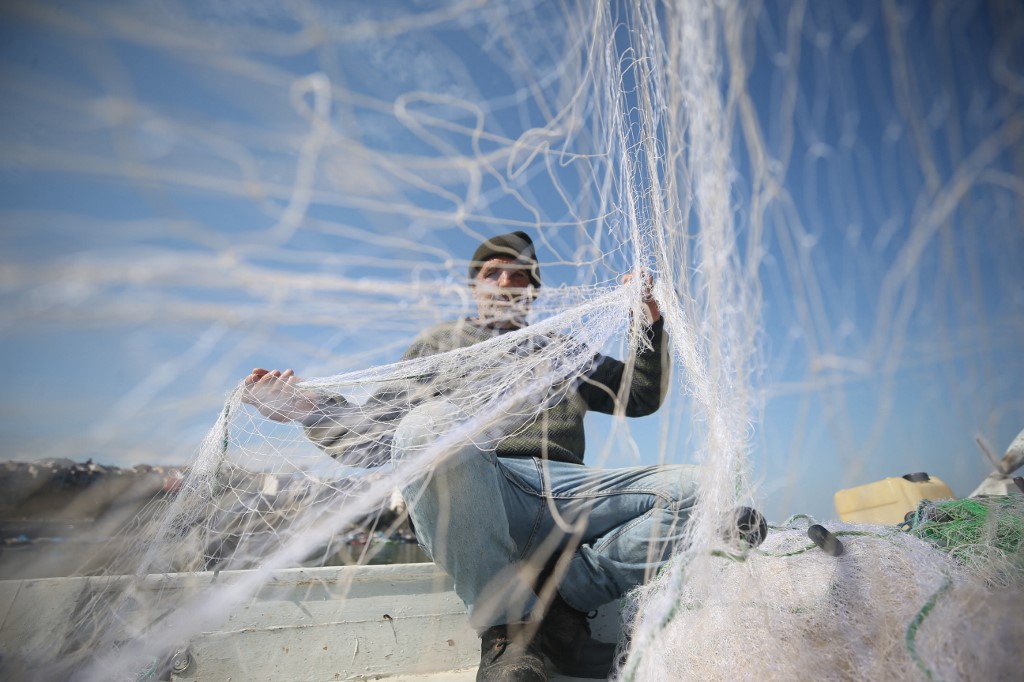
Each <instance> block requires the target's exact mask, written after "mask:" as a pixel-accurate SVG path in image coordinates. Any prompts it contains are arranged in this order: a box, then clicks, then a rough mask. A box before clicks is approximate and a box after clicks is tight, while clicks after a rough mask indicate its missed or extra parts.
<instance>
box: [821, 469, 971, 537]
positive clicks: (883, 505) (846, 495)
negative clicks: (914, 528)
mask: <svg viewBox="0 0 1024 682" xmlns="http://www.w3.org/2000/svg"><path fill="white" fill-rule="evenodd" d="M954 497H956V496H955V495H954V494H953V491H952V490H950V489H949V486H948V485H946V484H945V483H943V482H942V480H940V479H939V478H937V477H935V476H929V475H928V474H926V473H924V472H923V471H922V472H918V473H914V474H906V475H905V476H900V477H898V478H897V477H894V478H883V479H882V480H881V481H875V482H874V483H868V484H866V485H859V486H857V487H855V488H845V489H843V490H840V491H839V492H837V493H836V495H835V504H836V512H837V513H838V514H839V518H840V519H841V520H843V521H850V522H853V523H892V524H895V523H902V522H903V519H904V517H905V516H906V515H907V512H909V511H913V510H914V509H916V508H917V505H918V503H919V502H920V501H921V500H945V499H950V498H954Z"/></svg>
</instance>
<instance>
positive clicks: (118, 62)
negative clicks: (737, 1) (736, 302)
mask: <svg viewBox="0 0 1024 682" xmlns="http://www.w3.org/2000/svg"><path fill="white" fill-rule="evenodd" d="M771 4H772V5H773V6H772V7H771V8H769V9H766V10H764V13H763V14H762V15H760V16H759V17H758V18H756V19H753V20H751V21H750V22H749V23H748V25H747V31H746V33H745V34H744V35H745V36H746V40H745V44H746V45H747V47H746V50H747V55H748V62H749V63H750V64H751V65H752V68H751V73H750V77H749V78H748V79H747V81H746V82H745V85H746V90H747V92H748V93H749V95H750V98H751V102H752V105H753V107H754V111H755V113H756V117H757V121H758V126H759V128H758V129H759V134H760V135H761V137H762V139H763V141H764V143H765V145H766V147H767V149H768V150H769V152H770V154H771V162H770V167H772V168H773V169H774V168H780V169H782V170H781V172H779V175H778V177H780V178H781V181H782V189H783V190H784V193H783V195H782V196H781V197H780V198H778V199H777V200H776V201H775V202H774V203H773V204H771V205H770V208H769V210H768V211H766V212H765V213H764V214H763V218H764V224H765V236H764V238H763V240H762V241H761V244H762V246H763V253H761V254H759V255H760V258H759V261H760V266H759V275H760V278H759V281H760V283H761V285H762V287H763V289H762V292H763V315H762V330H763V332H762V335H761V337H760V339H759V342H758V348H757V352H758V355H759V357H760V358H761V371H760V374H759V376H758V377H757V379H756V386H757V389H758V391H759V393H760V395H761V397H762V405H763V413H761V414H758V415H755V419H756V422H755V424H754V426H753V429H752V466H753V470H754V474H755V480H756V481H757V483H758V496H759V499H760V500H761V503H762V504H763V505H764V506H765V508H766V509H768V510H769V514H770V515H771V516H772V517H773V518H779V517H782V516H784V515H786V514H789V513H796V512H801V511H810V512H811V513H814V514H816V515H818V516H823V517H827V516H830V515H831V514H832V510H831V496H832V493H833V492H834V491H835V490H836V489H837V488H840V487H846V486H850V485H855V484H859V483H866V482H869V481H872V480H876V479H879V478H882V477H885V476H898V475H901V474H903V473H907V472H909V471H919V470H926V471H929V472H931V473H933V474H935V475H938V476H940V477H941V478H943V479H944V480H946V481H947V482H948V483H949V484H950V485H951V486H952V488H953V490H954V492H955V493H957V494H960V495H966V494H967V493H969V492H970V490H972V489H973V488H974V486H975V485H976V484H977V482H979V481H980V479H981V478H982V477H983V476H984V475H985V474H986V473H987V472H988V466H987V465H986V464H985V462H984V460H983V459H982V457H981V455H980V453H979V452H978V449H977V447H976V446H975V445H974V438H975V437H976V436H983V437H985V438H986V439H988V440H989V442H990V443H991V444H992V445H993V447H994V448H995V449H996V450H998V451H1001V450H1002V449H1003V448H1005V446H1006V445H1008V444H1009V442H1010V440H1011V439H1012V438H1013V436H1014V435H1015V434H1016V433H1017V432H1018V431H1019V430H1020V429H1021V428H1024V398H1022V391H1021V386H1022V384H1024V359H1022V354H1021V353H1020V352H1019V347H1020V345H1021V344H1020V339H1021V338H1022V337H1024V315H1022V312H1024V276H1022V275H1021V272H1022V269H1021V263H1022V262H1024V230H1022V229H1021V224H1022V216H1024V210H1022V206H1024V203H1022V198H1021V194H1022V192H1024V190H1022V189H1021V173H1022V169H1021V156H1020V150H1021V149H1022V148H1024V147H1022V144H1021V133H1020V132H1019V130H1018V129H1020V128H1021V127H1022V125H1024V124H1022V116H1024V114H1022V111H1024V110H1022V108H1021V106H1020V101H1021V94H1020V93H1021V88H1020V87H1019V83H1020V82H1021V78H1022V73H1024V56H1022V54H1021V51H1022V48H1020V47H1019V45H1021V44H1024V41H1022V40H1020V38H1021V36H1020V29H1017V28H1014V24H1013V23H1012V22H1011V21H1008V20H1007V19H1006V17H999V16H996V15H995V14H994V13H995V10H991V9H989V8H988V7H987V6H986V5H982V4H980V3H945V4H943V3H939V4H937V5H933V4H932V3H907V4H905V5H900V6H899V8H900V11H899V12H897V13H896V15H893V14H892V13H890V14H887V13H886V7H889V5H883V4H879V3H870V2H867V3H827V4H826V3H809V4H808V6H806V7H804V6H803V5H801V4H799V3H771ZM457 6H458V4H457V3H420V2H412V1H410V2H401V3H399V2H382V3H376V4H374V5H372V6H370V5H365V4H362V3H339V4H335V3H326V4H323V5H321V4H318V3H312V4H310V5H308V6H305V9H299V8H285V9H282V8H280V7H279V6H278V3H269V2H268V3H262V4H260V3H234V2H213V3H189V2H186V3H158V2H138V3H118V2H112V3H94V4H90V5H89V6H88V7H86V6H83V5H81V4H79V3H70V2H69V3H60V2H51V3H21V4H19V3H14V4H9V5H5V7H4V9H2V10H0V12H2V14H0V17H2V18H3V20H2V21H0V78H2V80H0V82H2V84H3V85H2V87H3V88H4V91H5V97H3V98H0V99H2V102H0V148H2V149H3V150H4V153H3V154H2V160H0V253H2V255H0V268H2V272H3V276H2V278H0V351H2V353H3V356H4V357H5V358H7V360H8V367H7V372H6V378H7V381H6V382H5V385H4V388H3V389H2V391H0V406H2V414H3V418H2V421H0V438H2V442H3V443H4V445H3V449H2V450H0V457H2V458H4V459H9V460H28V459H38V458H43V457H49V456H60V457H70V458H72V459H79V460H84V459H87V458H93V459H95V460H96V461H100V462H104V463H110V464H120V465H131V464H135V463H139V462H147V463H183V462H187V461H188V460H189V459H190V458H191V457H192V455H193V453H194V452H195V449H196V447H197V445H198V442H199V440H200V439H201V437H202V435H203V433H204V432H205V430H206V429H207V428H208V427H209V426H210V425H211V424H212V423H213V421H214V420H215V419H216V416H217V414H218V413H219V408H220V405H221V403H222V401H223V399H224V397H225V396H226V395H227V394H228V393H229V392H230V390H231V389H232V388H233V387H234V385H235V384H236V383H237V381H238V380H239V379H240V378H241V377H242V376H244V374H245V373H246V372H247V371H248V369H250V368H251V367H253V366H255V365H261V366H281V367H283V366H293V367H295V368H296V370H297V371H299V372H301V373H303V374H304V375H306V376H318V375H326V374H333V373H338V372H342V371H350V370H354V369H360V368H363V367H367V366H370V365H373V364H379V363H386V362H391V361H393V360H395V359H397V358H398V357H399V355H400V354H401V352H402V350H404V348H405V346H406V345H407V344H408V342H409V341H410V340H411V339H412V338H413V336H414V335H415V334H416V332H417V331H418V330H419V329H421V328H423V327H424V326H426V325H427V324H430V323H432V322H435V321H438V320H440V319H444V318H445V317H451V316H454V315H458V314H464V313H465V312H466V311H467V307H466V303H465V300H464V299H460V298H459V297H452V298H448V299H444V300H438V297H437V294H436V292H437V290H438V288H439V287H441V286H444V285H450V284H452V283H455V282H457V281H458V279H459V278H460V277H461V273H462V271H463V268H464V264H465V259H466V258H468V256H469V255H470V254H471V252H472V250H473V248H474V246H475V244H476V242H477V240H478V238H479V237H480V236H481V235H487V234H494V233H498V232H504V231H507V230H509V229H516V228H519V227H524V226H525V227H526V228H527V229H530V225H531V223H532V222H539V223H540V226H539V227H535V228H534V230H533V231H534V233H535V236H537V238H538V242H539V253H540V257H541V259H542V262H543V263H544V266H543V267H544V277H545V284H546V286H549V287H556V286H558V285H559V284H563V283H564V284H569V285H575V284H595V283H604V284H607V283H608V282H610V281H611V279H612V278H613V277H614V276H615V274H616V273H620V272H623V271H625V270H626V269H628V267H629V263H630V259H631V255H632V254H631V253H629V252H628V249H626V250H622V251H613V252H602V249H603V248H606V247H607V245H608V244H609V243H610V242H609V241H608V239H607V237H606V238H605V239H604V240H603V241H598V240H597V238H596V237H595V236H594V235H595V234H597V232H598V223H596V222H592V221H594V220H595V218H596V217H597V216H598V215H599V213H600V204H599V203H598V202H599V199H600V192H598V191H595V190H594V189H593V188H592V187H590V184H589V183H592V182H593V180H594V176H592V175H588V174H587V171H588V169H591V170H592V169H593V168H594V167H595V166H593V165H589V164H587V163H584V162H581V161H579V160H573V159H569V158H568V157H566V158H563V159H561V161H562V163H561V164H559V163H558V161H559V159H558V158H557V157H554V156H553V155H552V156H553V159H554V162H553V164H546V163H545V162H544V161H543V160H539V159H535V158H534V159H531V158H527V157H523V156H513V157H511V161H510V158H509V157H507V156H501V155H497V154H496V152H497V150H500V149H503V148H507V147H508V145H509V143H510V141H513V140H516V139H525V140H531V139H532V138H530V137H529V136H530V135H531V134H533V135H538V134H540V133H529V132H528V131H535V130H538V129H539V127H540V126H541V125H542V124H545V123H548V122H550V117H551V116H552V111H551V110H550V109H548V108H547V107H548V106H550V105H551V103H552V102H554V101H557V100H558V97H559V96H560V95H559V94H558V93H560V92H561V91H560V88H561V87H563V86H567V85H572V84H573V83H574V81H573V78H572V72H571V71H565V70H563V67H562V64H563V61H562V60H563V57H564V55H565V54H566V53H568V52H570V51H571V49H574V48H580V47H581V45H579V44H577V43H576V42H574V41H573V40H572V39H571V37H569V36H566V35H565V31H564V25H565V22H564V18H563V17H562V16H561V10H560V9H559V8H558V7H557V6H556V5H553V4H551V3H545V4H540V3H537V5H536V7H531V6H530V5H528V4H526V3H523V4H519V3H517V4H516V5H511V4H510V5H507V6H504V5H503V6H501V7H498V8H489V9H486V10H483V11H466V12H462V13H457V12H452V13H451V15H452V16H451V17H449V16H448V13H447V11H446V8H451V7H457ZM801 8H802V9H801ZM930 8H934V9H930ZM403 17H406V18H408V17H413V18H414V19H415V21H413V22H411V24H410V25H416V26H418V27H419V28H415V29H410V28H409V26H407V25H406V24H404V23H403V21H402V18H403ZM793 26H795V27H798V28H797V29H795V30H790V29H788V28H787V27H793ZM317 30H320V31H322V32H325V33H326V34H327V35H330V36H333V37H332V39H329V40H318V38H317V36H318V34H317ZM787 31H789V32H788V33H787ZM583 46H585V45H583ZM794 65H795V66H794ZM310 74H322V75H323V80H317V79H315V78H314V79H312V80H309V79H308V78H307V77H308V76H309V75H310ZM526 74H531V75H530V76H529V77H528V76H527V75H526ZM323 82H328V83H330V84H331V86H332V87H333V88H334V90H333V91H331V95H330V105H331V109H330V112H331V113H330V123H331V131H332V132H333V136H331V137H329V138H325V139H321V140H319V142H318V139H317V137H316V132H315V126H313V125H312V124H311V123H310V119H309V117H308V116H305V115H303V113H302V111H303V107H304V106H314V105H315V103H316V101H317V97H318V95H317V92H318V91H317V88H318V87H321V85H322V83H323ZM791 84H792V85H793V86H794V87H793V89H792V92H793V93H794V96H793V99H792V102H793V105H792V107H791V108H790V106H789V105H788V102H789V101H790V99H789V94H788V93H790V92H791V91H790V89H789V86H790V85H791ZM303 88H305V93H304V94H296V93H297V92H299V91H301V90H302V89H303ZM319 92H320V95H319V96H321V97H322V96H323V95H324V92H323V91H319ZM466 103H471V104H473V105H474V106H472V107H470V106H466ZM583 113H586V112H583ZM477 117H479V120H480V121H481V123H480V126H479V130H478V132H479V134H478V135H473V134H466V133H465V129H463V130H462V131H453V130H451V129H448V128H445V127H444V126H443V125H439V124H438V121H448V122H455V123H456V124H458V125H460V126H468V129H470V130H472V129H473V128H474V126H475V125H476V121H477ZM583 137H585V136H584V135H581V136H580V138H578V139H575V140H573V142H572V145H570V146H569V150H570V151H573V152H591V151H593V149H592V147H593V146H594V143H593V142H591V143H590V145H591V147H590V148H588V147H587V146H586V144H585V143H584V141H583V139H582V138H583ZM748 141H749V140H748V138H747V133H745V132H744V131H743V130H742V129H741V125H740V121H739V120H737V121H736V125H735V132H734V143H733V146H734V156H733V159H732V162H733V164H734V176H733V181H734V186H735V190H734V195H735V204H734V210H735V219H736V222H737V225H738V227H739V230H740V238H741V239H745V238H746V236H747V235H749V230H750V229H751V227H750V225H751V222H752V214H751V210H752V209H751V200H750V197H751V190H752V183H753V182H754V174H753V167H754V164H753V163H752V160H751V156H750V151H749V149H750V147H749V145H748V144H747V142H748ZM581 145H582V146H581ZM492 152H493V153H495V154H496V156H495V157H494V158H495V159H500V164H499V163H497V162H496V163H495V167H494V168H487V166H486V164H482V165H481V168H483V169H484V172H482V174H481V175H480V177H479V178H478V180H479V182H478V184H476V183H475V182H474V178H473V177H472V176H471V175H469V174H467V172H466V171H465V170H464V169H463V168H460V167H459V166H458V165H457V164H452V163H445V162H444V159H445V158H451V157H453V156H454V155H455V154H460V155H470V156H472V157H473V158H476V159H488V158H491V157H490V156H489V155H490V154H491V153H492ZM516 168H522V169H524V171H523V173H522V174H516V173H515V172H514V170H513V169H516ZM303 173H306V174H307V175H306V176H304V175H303ZM304 177H305V178H306V179H307V180H308V186H309V187H310V188H311V189H312V192H311V194H309V195H308V196H307V195H305V194H303V193H302V192H297V191H296V190H295V188H296V187H297V186H303V183H302V182H300V180H302V179H303V178H304ZM559 189H561V190H562V191H563V192H565V193H566V196H564V197H563V196H561V195H560V194H559ZM463 213H464V215H463ZM936 215H939V218H936V217H935V216H936ZM295 216H299V217H298V218H297V219H293V218H294V217H295ZM606 234H607V232H606ZM748 255H749V254H748ZM667 418H668V417H667V416H663V417H657V416H656V417H652V418H648V419H645V420H639V422H638V423H634V424H633V425H632V427H633V428H632V429H631V432H630V433H631V437H632V439H633V441H634V442H635V445H634V444H630V443H628V442H627V441H625V440H623V441H622V444H621V451H622V454H621V457H620V458H619V459H618V460H613V463H614V464H626V463H633V462H641V463H653V461H654V459H655V457H656V454H653V453H657V452H659V451H661V450H663V449H664V443H661V442H660V441H659V433H660V432H661V430H662V429H663V428H666V425H665V423H664V420H665V419H667ZM590 426H591V427H592V428H593V433H592V434H591V435H590V439H591V442H592V443H599V442H601V441H602V440H603V439H604V437H605V435H604V434H605V431H606V429H607V428H608V424H607V420H604V421H602V419H600V418H595V419H593V420H592V423H591V424H590ZM669 426H670V427H671V428H673V429H678V430H679V431H681V432H685V431H686V425H685V424H683V425H682V426H680V425H679V424H673V425H669ZM673 447H674V448H675V450H676V453H675V454H674V455H673V456H674V457H675V458H676V459H678V460H685V459H687V457H688V456H689V453H688V448H689V447H691V444H690V443H689V442H688V441H687V440H686V438H685V436H684V437H682V438H680V442H679V443H676V444H673Z"/></svg>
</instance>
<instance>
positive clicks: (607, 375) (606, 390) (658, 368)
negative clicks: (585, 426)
mask: <svg viewBox="0 0 1024 682" xmlns="http://www.w3.org/2000/svg"><path fill="white" fill-rule="evenodd" d="M632 278H633V275H631V274H630V275H625V276H624V277H623V278H622V283H623V284H625V283H627V282H629V281H630V280H631V279H632ZM652 284H653V281H652V279H651V277H650V276H648V277H647V281H646V282H645V285H644V287H643V296H644V304H645V305H646V306H647V311H646V312H647V314H648V317H647V319H646V320H644V322H645V323H646V324H645V325H644V330H645V331H646V333H647V334H648V341H649V342H650V347H647V346H646V345H645V347H644V348H643V349H642V350H641V351H640V353H639V354H638V355H637V357H636V361H635V362H634V363H633V367H632V375H631V378H630V383H629V388H628V390H627V393H626V395H625V399H626V402H625V410H624V411H625V414H626V416H627V417H643V416H646V415H649V414H651V413H653V412H654V411H655V410H657V409H658V408H659V407H660V406H661V401H662V400H663V399H664V397H665V392H666V390H667V388H668V378H669V373H668V371H667V369H668V364H669V362H668V353H667V349H668V339H667V334H666V333H665V322H664V320H662V318H661V311H660V310H659V308H658V304H657V303H656V302H655V301H654V299H653V297H652V296H651V294H650V290H651V286H652ZM625 375H626V363H624V362H622V361H620V360H615V359H613V358H607V357H604V356H601V355H598V356H596V357H595V358H594V364H593V366H592V367H591V370H590V371H589V372H587V373H586V375H584V376H583V377H581V379H580V384H579V387H578V390H579V394H580V396H581V397H582V398H583V400H584V401H585V402H586V403H587V407H588V408H589V409H591V410H594V411H597V412H604V413H606V414H612V413H614V412H615V408H616V406H617V404H618V402H619V401H618V394H619V391H620V390H621V388H622V382H623V379H624V377H625Z"/></svg>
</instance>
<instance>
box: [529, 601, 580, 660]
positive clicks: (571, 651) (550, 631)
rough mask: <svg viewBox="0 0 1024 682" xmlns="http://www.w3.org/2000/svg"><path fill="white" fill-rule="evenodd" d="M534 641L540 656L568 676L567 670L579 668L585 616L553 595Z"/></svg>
mask: <svg viewBox="0 0 1024 682" xmlns="http://www.w3.org/2000/svg"><path fill="white" fill-rule="evenodd" d="M537 639H538V641H539V643H540V650H541V651H543V652H544V655H545V656H547V657H548V658H550V659H551V662H552V663H554V664H555V667H556V668H558V670H559V671H561V672H563V673H566V674H568V673H569V670H570V669H575V668H578V667H579V664H580V662H581V660H582V658H583V648H584V646H585V645H586V644H587V641H588V640H589V639H590V624H589V623H588V622H587V614H585V613H582V612H580V611H577V610H576V609H574V608H573V607H571V606H569V604H567V603H566V601H565V600H564V599H562V595H560V594H558V592H557V591H556V592H555V596H554V598H553V599H552V600H551V604H550V605H549V606H548V610H547V612H546V613H545V614H544V619H543V620H542V621H541V624H540V629H539V630H538V631H537Z"/></svg>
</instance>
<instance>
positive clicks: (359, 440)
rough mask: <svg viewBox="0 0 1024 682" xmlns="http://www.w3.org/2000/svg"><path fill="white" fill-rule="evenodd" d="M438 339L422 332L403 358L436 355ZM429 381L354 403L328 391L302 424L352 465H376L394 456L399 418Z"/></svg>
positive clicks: (318, 442)
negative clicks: (392, 449)
mask: <svg viewBox="0 0 1024 682" xmlns="http://www.w3.org/2000/svg"><path fill="white" fill-rule="evenodd" d="M436 352H437V341H436V339H435V338H434V337H433V336H432V335H430V334H424V335H421V336H420V337H419V338H417V339H416V341H414V342H413V344H412V346H410V347H409V349H408V350H407V351H406V352H405V353H404V354H403V355H402V359H403V360H410V359H412V358H418V357H423V356H426V355H433V354H434V353H436ZM428 384H429V381H425V382H421V383H419V384H417V385H413V386H411V387H404V388H401V389H396V388H388V389H384V390H381V391H378V392H376V393H374V394H373V395H371V396H370V398H369V399H368V400H367V401H366V403H364V404H363V405H354V404H352V403H350V402H348V401H347V400H345V398H344V397H343V396H341V395H337V394H324V395H323V396H321V398H320V400H319V401H318V403H317V408H316V409H315V410H314V411H313V412H311V413H310V414H309V415H308V416H307V417H305V418H304V419H302V421H301V424H302V427H303V429H304V430H305V432H306V437H307V438H309V440H311V441H312V442H313V444H314V445H316V446H317V447H318V448H320V449H321V450H323V451H324V452H326V453H327V454H329V455H330V456H331V457H333V458H335V459H337V460H338V461H340V462H342V463H343V464H346V465H348V466H361V467H376V466H381V465H383V464H386V463H387V462H388V461H390V459H391V441H392V438H393V433H394V429H395V426H396V425H397V423H398V421H399V420H400V419H401V418H402V417H403V416H404V415H405V414H406V413H407V412H408V411H409V409H411V408H412V407H413V406H415V404H416V403H417V402H418V400H422V399H423V397H424V396H423V395H421V394H422V393H423V392H424V390H428V389H427V386H428Z"/></svg>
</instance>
